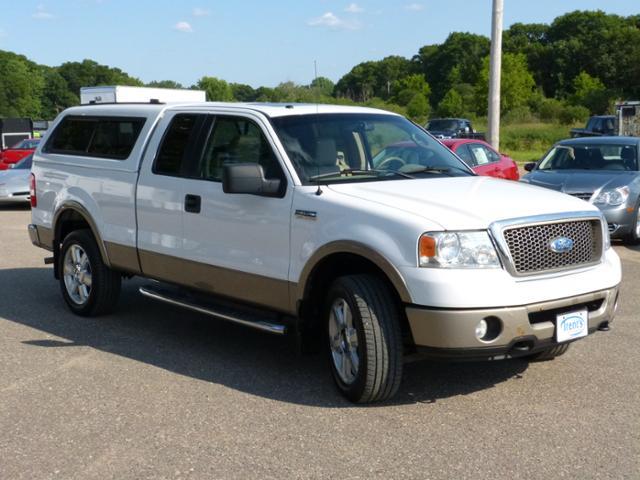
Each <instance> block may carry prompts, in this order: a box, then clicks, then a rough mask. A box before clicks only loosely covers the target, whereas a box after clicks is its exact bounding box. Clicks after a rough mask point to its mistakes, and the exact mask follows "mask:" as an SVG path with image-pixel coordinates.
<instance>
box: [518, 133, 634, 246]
mask: <svg viewBox="0 0 640 480" xmlns="http://www.w3.org/2000/svg"><path fill="white" fill-rule="evenodd" d="M639 158H640V139H639V138H637V137H599V138H575V139H570V140H563V141H562V142H559V143H557V144H556V145H555V146H554V147H553V148H552V149H551V150H550V151H549V153H547V154H546V155H545V156H544V157H543V158H542V160H540V161H539V162H538V163H528V164H526V165H525V169H526V170H527V171H529V172H531V173H529V174H527V175H525V176H523V177H522V180H521V181H523V182H526V183H529V184H531V185H538V186H541V187H546V188H550V189H553V190H558V191H560V192H564V193H568V194H569V195H573V196H574V197H578V198H581V199H582V200H586V201H588V202H590V203H592V204H593V205H595V206H597V207H598V208H600V210H602V212H603V213H604V215H605V217H606V219H607V222H608V226H609V232H610V234H611V237H612V238H622V239H626V240H627V241H628V242H629V243H634V244H636V243H639V242H640V171H639V168H638V163H639V162H638V159H639Z"/></svg>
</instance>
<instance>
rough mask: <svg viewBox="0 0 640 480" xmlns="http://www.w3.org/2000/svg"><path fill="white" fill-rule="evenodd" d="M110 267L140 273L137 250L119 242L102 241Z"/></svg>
mask: <svg viewBox="0 0 640 480" xmlns="http://www.w3.org/2000/svg"><path fill="white" fill-rule="evenodd" d="M104 246H105V249H106V250H107V256H108V258H109V264H110V265H111V268H114V269H116V270H122V271H125V272H128V273H135V274H140V273H142V271H141V270H140V263H139V262H138V251H137V249H136V248H135V247H127V246H125V245H120V244H119V243H111V242H104Z"/></svg>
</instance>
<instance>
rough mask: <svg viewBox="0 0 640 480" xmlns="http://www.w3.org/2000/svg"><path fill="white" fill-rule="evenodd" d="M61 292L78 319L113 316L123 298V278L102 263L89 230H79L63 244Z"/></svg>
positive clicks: (60, 266) (60, 269)
mask: <svg viewBox="0 0 640 480" xmlns="http://www.w3.org/2000/svg"><path fill="white" fill-rule="evenodd" d="M59 258H60V260H59V261H60V264H59V272H60V288H61V290H62V296H63V297H64V300H65V302H66V303H67V305H68V306H69V308H70V309H71V311H73V312H74V313H75V314H77V315H82V316H87V317H89V316H98V315H103V314H105V313H109V312H111V311H112V310H113V309H114V307H115V305H116V303H117V301H118V297H119V296H120V284H121V276H120V274H119V273H117V272H114V271H113V270H111V269H110V268H108V267H107V266H106V265H105V264H104V262H103V261H102V256H101V255H100V251H99V249H98V245H97V244H96V241H95V240H94V238H93V235H92V234H91V232H90V231H89V230H76V231H75V232H72V233H70V234H69V235H67V237H66V238H65V239H64V241H63V242H62V248H61V250H60V257H59Z"/></svg>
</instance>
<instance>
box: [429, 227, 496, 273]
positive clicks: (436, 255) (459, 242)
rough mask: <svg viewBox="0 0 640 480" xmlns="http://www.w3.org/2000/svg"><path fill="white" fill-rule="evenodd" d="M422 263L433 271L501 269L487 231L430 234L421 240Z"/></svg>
mask: <svg viewBox="0 0 640 480" xmlns="http://www.w3.org/2000/svg"><path fill="white" fill-rule="evenodd" d="M418 261H419V265H420V266H421V267H432V268H499V267H500V260H499V259H498V253H497V252H496V249H495V247H494V245H493V242H492V241H491V238H490V237H489V234H488V233H487V232H486V231H484V230H483V231H474V232H430V233H425V234H423V235H422V236H421V237H420V240H419V242H418Z"/></svg>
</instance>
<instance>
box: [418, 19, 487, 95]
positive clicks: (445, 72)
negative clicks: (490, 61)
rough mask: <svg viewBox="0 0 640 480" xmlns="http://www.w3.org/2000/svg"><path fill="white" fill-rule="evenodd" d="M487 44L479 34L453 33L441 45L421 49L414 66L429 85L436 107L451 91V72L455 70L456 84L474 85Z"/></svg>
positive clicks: (478, 75) (484, 38)
mask: <svg viewBox="0 0 640 480" xmlns="http://www.w3.org/2000/svg"><path fill="white" fill-rule="evenodd" d="M489 49H490V41H489V39H488V38H487V37H484V36H482V35H475V34H472V33H460V32H454V33H452V34H450V35H449V37H448V38H447V39H446V40H445V42H444V43H443V44H442V45H439V46H436V47H434V46H432V45H429V46H425V47H422V48H421V49H420V53H419V54H418V56H417V57H414V61H415V63H416V64H417V65H418V67H419V68H420V71H421V72H422V73H423V74H424V75H425V77H426V80H427V82H429V85H430V86H431V90H432V92H433V93H432V95H431V100H432V102H433V103H434V104H439V103H440V100H442V98H443V97H444V96H445V94H446V93H447V92H448V91H449V89H450V88H451V78H450V76H451V73H452V72H453V71H454V69H457V76H458V78H457V82H459V83H468V84H471V85H475V84H476V83H477V82H478V80H479V77H480V72H481V70H482V59H483V58H484V57H485V56H487V55H489Z"/></svg>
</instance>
